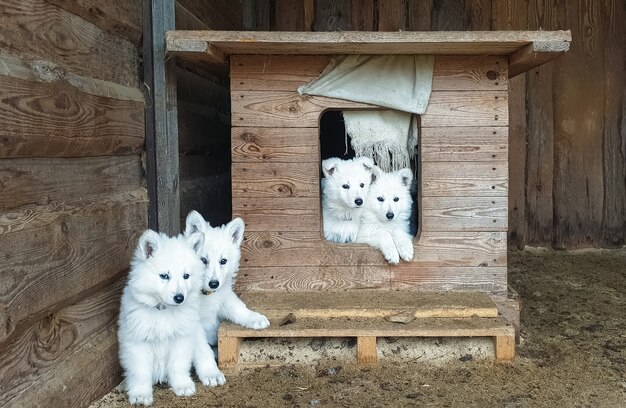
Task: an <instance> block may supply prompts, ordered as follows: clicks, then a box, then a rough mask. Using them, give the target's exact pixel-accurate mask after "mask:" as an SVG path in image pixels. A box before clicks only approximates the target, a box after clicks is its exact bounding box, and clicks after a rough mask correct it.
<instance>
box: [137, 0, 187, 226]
mask: <svg viewBox="0 0 626 408" xmlns="http://www.w3.org/2000/svg"><path fill="white" fill-rule="evenodd" d="M174 7H175V1H174V0H143V32H144V41H143V55H144V86H145V94H146V110H145V118H146V120H145V122H146V125H145V129H146V172H147V179H148V196H149V199H150V205H149V210H148V225H149V227H150V228H152V229H156V230H158V231H162V232H166V233H168V234H178V233H179V232H180V214H179V213H180V200H179V188H178V187H179V183H178V171H179V170H178V119H177V105H176V70H175V68H176V66H175V64H176V63H175V60H174V58H169V59H168V58H167V56H166V55H165V33H166V31H168V30H173V29H174V27H175V11H174Z"/></svg>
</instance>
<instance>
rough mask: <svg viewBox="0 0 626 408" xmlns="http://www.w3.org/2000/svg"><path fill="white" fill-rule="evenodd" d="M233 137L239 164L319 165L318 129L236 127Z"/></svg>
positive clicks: (235, 159) (234, 149) (234, 160)
mask: <svg viewBox="0 0 626 408" xmlns="http://www.w3.org/2000/svg"><path fill="white" fill-rule="evenodd" d="M231 135H232V136H231V149H232V160H233V162H235V163H239V162H241V163H248V164H251V163H253V162H257V163H267V162H276V163H306V162H311V163H319V130H318V129H317V128H254V127H234V128H232V132H231Z"/></svg>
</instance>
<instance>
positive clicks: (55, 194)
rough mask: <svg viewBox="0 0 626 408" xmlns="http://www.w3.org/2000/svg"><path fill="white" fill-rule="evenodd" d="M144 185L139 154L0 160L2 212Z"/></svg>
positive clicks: (0, 205)
mask: <svg viewBox="0 0 626 408" xmlns="http://www.w3.org/2000/svg"><path fill="white" fill-rule="evenodd" d="M143 184H144V175H143V170H142V168H141V159H140V157H139V156H114V157H106V156H104V157H93V158H75V159H9V160H2V161H0V185H2V188H3V190H2V191H3V192H2V194H1V195H0V212H5V211H9V210H13V209H17V208H19V207H23V206H46V205H52V206H54V205H62V204H64V203H68V202H75V201H79V200H82V199H85V198H91V197H94V196H99V197H102V198H103V199H106V198H107V197H108V196H109V195H114V194H117V193H123V192H129V191H135V190H137V189H139V188H141V187H142V185H143Z"/></svg>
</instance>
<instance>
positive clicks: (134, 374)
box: [118, 230, 225, 405]
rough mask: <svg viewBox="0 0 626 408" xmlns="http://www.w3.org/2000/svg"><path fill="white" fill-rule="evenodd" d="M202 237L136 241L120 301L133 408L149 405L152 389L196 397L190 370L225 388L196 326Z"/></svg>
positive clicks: (153, 236)
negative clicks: (165, 385) (166, 388)
mask: <svg viewBox="0 0 626 408" xmlns="http://www.w3.org/2000/svg"><path fill="white" fill-rule="evenodd" d="M203 242H204V236H203V235H202V234H201V233H196V234H193V235H190V236H189V237H184V236H182V235H180V236H177V237H173V238H170V237H168V236H166V235H165V234H158V233H156V232H154V231H152V230H147V231H146V232H144V233H143V235H142V236H141V237H140V238H139V243H138V245H137V249H136V250H135V255H134V257H133V260H132V263H131V270H130V273H129V275H128V282H127V284H126V287H125V288H124V293H123V295H122V300H121V307H120V317H119V331H118V338H119V344H120V350H119V353H120V363H121V365H122V368H123V369H124V376H125V381H126V389H127V392H128V400H129V402H130V403H131V404H143V405H150V404H152V400H153V397H152V385H153V384H156V383H158V382H167V383H169V385H170V386H171V388H172V390H173V391H174V393H176V395H179V396H189V395H193V394H194V393H195V385H194V382H193V381H192V379H191V373H190V371H191V367H192V364H193V365H194V366H195V368H196V373H197V374H198V378H199V379H200V381H201V382H202V383H203V384H204V385H209V386H214V385H217V384H223V383H224V381H225V379H224V375H223V374H222V373H221V372H220V370H219V369H218V368H217V364H216V363H215V356H214V355H213V351H212V350H211V347H210V346H209V345H208V343H207V341H206V339H205V337H204V333H203V330H202V326H201V324H200V313H199V308H200V296H202V294H201V289H202V275H203V266H204V265H202V262H201V261H200V257H199V256H198V255H197V253H196V251H198V250H200V248H201V247H202V244H203Z"/></svg>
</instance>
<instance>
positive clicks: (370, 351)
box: [356, 336, 378, 365]
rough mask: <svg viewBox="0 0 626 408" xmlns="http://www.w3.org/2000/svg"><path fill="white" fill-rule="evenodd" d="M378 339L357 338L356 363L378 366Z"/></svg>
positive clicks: (368, 337) (373, 337)
mask: <svg viewBox="0 0 626 408" xmlns="http://www.w3.org/2000/svg"><path fill="white" fill-rule="evenodd" d="M377 360H378V356H377V354H376V337H375V336H361V337H357V338H356V361H357V363H358V364H361V365H373V364H376V361H377Z"/></svg>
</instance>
